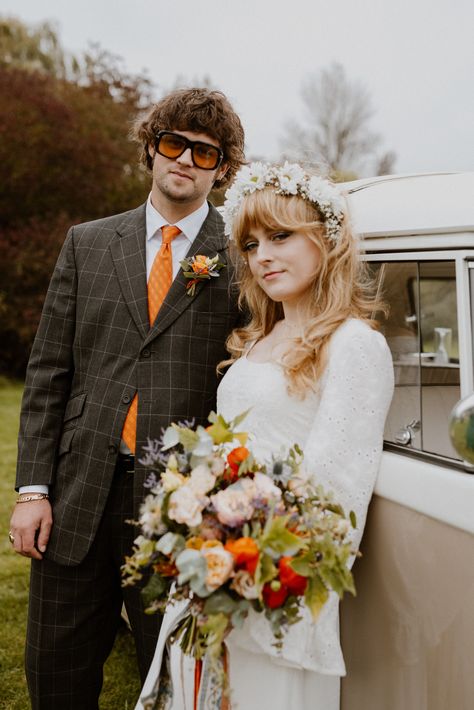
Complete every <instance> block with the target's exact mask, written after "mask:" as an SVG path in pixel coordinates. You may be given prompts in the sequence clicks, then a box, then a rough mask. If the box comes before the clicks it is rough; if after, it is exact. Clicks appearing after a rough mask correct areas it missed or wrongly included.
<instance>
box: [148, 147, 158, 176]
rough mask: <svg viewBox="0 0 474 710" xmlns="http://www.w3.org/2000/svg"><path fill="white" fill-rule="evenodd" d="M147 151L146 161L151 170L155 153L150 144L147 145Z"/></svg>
mask: <svg viewBox="0 0 474 710" xmlns="http://www.w3.org/2000/svg"><path fill="white" fill-rule="evenodd" d="M147 153H148V156H147V161H146V162H147V165H148V167H149V169H150V170H151V169H152V168H153V160H154V158H155V155H156V150H155V149H154V148H153V146H152V145H148V146H147Z"/></svg>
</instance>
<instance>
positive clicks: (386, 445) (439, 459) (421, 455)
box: [383, 441, 474, 475]
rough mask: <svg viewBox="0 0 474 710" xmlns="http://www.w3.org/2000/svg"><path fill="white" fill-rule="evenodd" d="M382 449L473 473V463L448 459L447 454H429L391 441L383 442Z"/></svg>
mask: <svg viewBox="0 0 474 710" xmlns="http://www.w3.org/2000/svg"><path fill="white" fill-rule="evenodd" d="M383 450H384V451H390V452H391V453H392V454H400V455H402V456H408V458H412V459H418V460H420V461H425V462H427V463H432V464H434V465H435V466H442V467H443V468H452V469H454V470H456V471H462V472H463V473H467V474H470V475H473V474H474V465H473V466H470V465H469V464H468V463H466V462H464V461H457V460H456V459H450V458H448V457H447V456H440V455H439V454H430V453H428V452H427V451H420V450H419V449H407V448H406V447H405V446H400V445H398V444H395V443H393V442H391V441H384V442H383Z"/></svg>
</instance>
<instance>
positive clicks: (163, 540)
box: [156, 532, 186, 557]
mask: <svg viewBox="0 0 474 710" xmlns="http://www.w3.org/2000/svg"><path fill="white" fill-rule="evenodd" d="M185 544H186V541H185V539H184V537H183V536H182V535H178V533H172V532H167V533H165V534H164V535H163V536H162V537H160V539H159V540H158V542H157V543H156V549H157V550H158V552H162V553H163V554H164V555H167V556H168V557H169V556H170V555H172V554H173V552H174V553H179V552H181V550H183V549H184V546H185Z"/></svg>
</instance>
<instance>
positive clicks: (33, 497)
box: [16, 493, 49, 503]
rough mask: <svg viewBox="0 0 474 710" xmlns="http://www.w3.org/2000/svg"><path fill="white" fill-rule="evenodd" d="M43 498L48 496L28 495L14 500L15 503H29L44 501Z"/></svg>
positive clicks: (39, 494) (40, 494)
mask: <svg viewBox="0 0 474 710" xmlns="http://www.w3.org/2000/svg"><path fill="white" fill-rule="evenodd" d="M45 498H49V495H48V494H47V493H28V494H26V495H25V494H24V493H23V495H21V494H20V496H19V497H18V498H17V499H16V502H17V503H29V502H30V501H32V500H44V499H45Z"/></svg>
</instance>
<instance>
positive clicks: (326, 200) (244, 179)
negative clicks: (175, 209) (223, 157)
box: [224, 161, 345, 242]
mask: <svg viewBox="0 0 474 710" xmlns="http://www.w3.org/2000/svg"><path fill="white" fill-rule="evenodd" d="M269 185H271V186H272V187H273V191H274V192H275V193H276V194H277V195H299V196H300V197H302V198H303V199H304V200H308V202H313V203H314V204H315V205H316V206H317V208H318V210H319V211H320V212H321V214H322V216H323V217H324V220H325V224H326V232H327V236H328V238H329V239H331V240H332V241H333V242H337V240H338V239H339V236H340V234H341V228H342V223H343V221H344V216H345V211H344V209H345V204H344V198H343V197H342V195H341V193H340V192H339V191H338V190H337V188H336V187H335V186H334V185H332V184H331V183H330V182H328V181H327V180H325V179H324V178H321V177H318V176H317V175H311V176H310V175H307V173H305V171H304V170H303V168H302V167H301V166H300V165H298V164H297V163H288V161H287V162H285V164H284V165H283V166H276V165H268V164H267V163H260V162H256V163H250V165H244V167H243V168H241V169H240V170H239V172H238V173H237V176H236V178H235V181H234V182H233V183H232V185H231V187H229V189H228V190H227V192H226V193H225V202H224V223H225V233H226V234H227V236H229V237H232V225H233V222H234V219H235V217H236V215H237V213H238V211H239V209H240V207H241V205H242V202H243V200H244V198H245V197H246V196H247V195H251V194H252V193H253V192H255V190H263V189H264V188H265V187H268V186H269Z"/></svg>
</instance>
